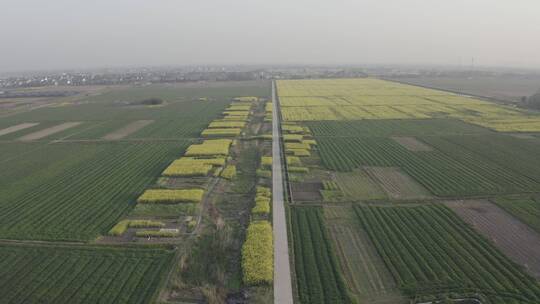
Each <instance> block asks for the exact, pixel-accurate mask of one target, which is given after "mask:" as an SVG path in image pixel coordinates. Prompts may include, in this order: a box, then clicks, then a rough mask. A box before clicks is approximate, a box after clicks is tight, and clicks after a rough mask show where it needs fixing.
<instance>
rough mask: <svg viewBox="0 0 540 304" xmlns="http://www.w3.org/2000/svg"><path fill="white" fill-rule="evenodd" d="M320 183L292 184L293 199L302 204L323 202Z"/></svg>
mask: <svg viewBox="0 0 540 304" xmlns="http://www.w3.org/2000/svg"><path fill="white" fill-rule="evenodd" d="M321 189H322V184H321V183H320V182H302V183H291V190H292V197H293V200H295V201H300V202H321V201H322V200H323V198H322V196H321V193H320V190H321Z"/></svg>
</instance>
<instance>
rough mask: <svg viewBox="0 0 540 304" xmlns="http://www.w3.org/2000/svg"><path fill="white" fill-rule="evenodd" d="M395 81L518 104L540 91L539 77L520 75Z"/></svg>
mask: <svg viewBox="0 0 540 304" xmlns="http://www.w3.org/2000/svg"><path fill="white" fill-rule="evenodd" d="M396 80H397V81H403V82H407V83H411V84H418V85H422V86H428V87H432V88H440V89H444V90H451V91H456V92H461V93H463V94H471V95H477V96H486V97H492V98H496V99H500V100H508V101H513V102H520V101H521V97H523V96H531V95H533V94H534V93H536V92H538V90H540V77H534V76H528V77H526V76H520V75H515V76H512V75H501V76H478V75H475V76H472V77H466V76H437V77H410V78H401V77H400V78H396Z"/></svg>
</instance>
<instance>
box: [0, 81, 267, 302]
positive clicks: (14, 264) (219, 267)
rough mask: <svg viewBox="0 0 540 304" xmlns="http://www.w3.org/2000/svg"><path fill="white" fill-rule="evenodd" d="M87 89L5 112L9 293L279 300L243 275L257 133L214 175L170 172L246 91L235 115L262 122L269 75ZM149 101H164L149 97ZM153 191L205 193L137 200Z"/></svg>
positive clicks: (1, 157) (0, 213) (1, 214)
mask: <svg viewBox="0 0 540 304" xmlns="http://www.w3.org/2000/svg"><path fill="white" fill-rule="evenodd" d="M81 90H82V89H81ZM82 91H83V92H84V93H81V95H75V96H70V97H69V98H58V99H54V98H51V99H47V100H46V101H45V100H43V101H41V100H40V101H38V100H35V101H32V103H27V104H26V105H20V106H19V105H18V106H14V107H12V108H10V110H9V111H6V112H2V113H0V114H1V115H2V119H1V121H0V130H1V131H0V142H1V143H0V171H1V172H3V173H5V174H1V175H0V197H2V199H1V200H0V223H1V225H0V256H2V261H1V262H0V266H1V267H0V268H1V270H0V294H1V295H2V299H3V300H2V301H1V302H2V303H4V302H5V303H154V302H156V301H158V299H159V302H164V303H166V302H167V301H173V302H176V301H178V299H189V301H192V302H201V301H206V300H207V299H209V298H212V299H219V300H217V301H221V302H223V301H225V299H226V298H227V297H228V296H229V295H230V294H241V292H244V290H247V289H249V294H250V295H253V296H254V297H259V298H261V299H263V300H268V299H272V295H271V294H272V293H273V289H272V288H271V286H270V287H268V285H267V286H263V287H260V288H252V287H251V286H248V285H247V284H244V282H243V280H242V267H241V264H240V260H241V248H242V244H243V241H244V239H245V231H246V228H247V226H248V225H249V222H250V218H249V213H250V211H251V208H252V207H253V205H252V204H253V203H254V194H255V185H256V184H257V178H256V175H255V170H256V166H257V165H258V161H259V159H260V156H259V153H260V152H259V148H258V145H259V142H258V141H251V140H245V141H244V140H241V139H239V140H238V142H240V143H241V144H235V148H234V149H233V148H231V149H230V154H227V155H224V156H221V158H216V159H213V161H217V164H221V166H222V168H217V167H218V166H217V165H216V166H215V167H214V166H213V165H212V166H211V172H208V174H207V176H200V177H198V178H191V177H189V176H188V177H164V176H162V173H163V172H164V169H165V168H167V167H168V166H169V165H171V163H172V162H173V161H175V160H178V159H180V158H183V155H184V152H185V151H186V149H187V148H188V147H189V146H190V145H199V144H201V143H202V142H203V141H204V139H203V138H201V133H202V131H203V130H204V129H205V128H207V127H208V126H209V124H210V123H211V122H212V121H214V120H216V121H220V120H227V119H225V116H226V115H227V114H224V113H226V112H227V111H226V109H231V107H232V106H231V103H233V101H234V99H235V98H237V97H242V96H248V97H243V98H245V101H236V102H237V104H236V107H238V106H240V108H242V109H243V108H245V107H246V106H247V109H246V110H245V111H243V112H241V113H247V115H246V116H238V117H240V118H236V116H235V117H234V118H233V119H232V121H236V120H238V119H242V120H244V119H245V121H248V123H249V130H251V129H256V125H257V124H258V123H259V124H260V122H258V119H260V120H262V118H263V117H264V103H265V102H266V101H267V98H268V96H269V92H270V89H269V82H228V83H220V82H212V83H197V84H194V83H192V84H170V85H148V86H137V87H128V86H125V87H102V88H95V89H94V90H91V93H90V91H86V90H82ZM86 93H88V94H86ZM259 96H260V97H262V98H261V99H260V100H259ZM147 98H157V99H161V100H162V101H163V102H162V103H161V104H158V105H146V104H145V103H144V100H145V99H147ZM21 102H23V101H21ZM16 103H18V101H17V102H16ZM23 103H24V102H23ZM251 107H253V109H251ZM232 109H235V108H234V107H232ZM256 111H258V112H259V114H258V115H259V118H253V121H254V122H253V123H252V122H251V119H252V118H251V117H248V116H250V115H252V113H254V112H256ZM261 111H262V113H260V112H261ZM233 114H234V113H233ZM242 115H244V114H242ZM227 121H231V119H230V118H229V120H227ZM256 135H257V133H254V134H250V133H248V136H250V137H251V136H256ZM21 139H22V140H21ZM231 143H232V140H231V141H230V142H229V145H230V144H231ZM225 147H228V145H226V146H225ZM227 150H228V149H227ZM247 151H252V152H250V153H248V152H247ZM257 157H259V158H257ZM203 158H204V157H203ZM186 159H188V158H187V157H186ZM193 161H194V162H199V164H200V162H201V160H199V159H194V160H193ZM246 163H247V165H246ZM236 166H238V168H237V167H236ZM218 169H219V170H218ZM225 169H228V170H227V174H225V173H222V170H223V171H225ZM148 189H167V190H182V191H185V193H187V194H189V195H197V194H198V193H203V195H201V198H200V201H197V202H196V203H176V204H161V203H159V204H158V203H156V204H141V203H139V200H138V198H139V197H140V196H141V194H142V193H144V192H145V191H146V190H148ZM233 189H234V190H233ZM187 194H186V195H187ZM229 201H230V202H234V204H233V203H228V202H229ZM218 206H219V207H218ZM222 206H227V207H226V208H225V207H223V209H221V208H222ZM123 225H125V226H123ZM119 227H120V228H119ZM122 227H125V230H122ZM117 231H121V232H119V233H118V232H117ZM218 234H221V236H220V237H215V236H216V235H218ZM98 244H99V245H98ZM181 261H182V262H181ZM179 282H181V287H179V286H178V285H177V284H179ZM225 282H227V284H228V285H227V287H224V286H225ZM217 286H219V290H218V287H217ZM268 295H269V296H268Z"/></svg>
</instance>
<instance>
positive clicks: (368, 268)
mask: <svg viewBox="0 0 540 304" xmlns="http://www.w3.org/2000/svg"><path fill="white" fill-rule="evenodd" d="M324 217H325V223H326V228H327V231H328V232H329V234H330V239H331V240H332V242H333V246H334V248H335V252H336V255H337V256H338V260H339V265H340V268H341V273H342V274H343V276H344V278H345V283H346V284H347V286H348V287H349V289H350V290H351V292H352V293H353V294H354V296H355V297H356V298H357V300H358V302H359V303H381V304H382V303H407V302H406V300H405V299H404V298H403V297H402V296H400V293H399V290H398V289H397V286H396V283H395V281H394V279H393V278H392V275H391V274H390V272H389V271H388V269H387V268H386V266H385V265H384V262H383V260H382V259H381V258H380V256H379V254H378V253H377V250H376V249H375V247H374V246H373V244H372V243H371V240H370V238H369V235H368V234H367V232H366V231H364V229H363V227H362V225H360V223H359V222H358V218H357V217H356V215H355V212H354V210H353V209H352V207H350V206H325V207H324Z"/></svg>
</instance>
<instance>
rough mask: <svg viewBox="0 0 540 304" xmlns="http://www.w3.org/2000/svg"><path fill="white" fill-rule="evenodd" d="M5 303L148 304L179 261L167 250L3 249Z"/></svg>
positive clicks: (0, 291)
mask: <svg viewBox="0 0 540 304" xmlns="http://www.w3.org/2000/svg"><path fill="white" fill-rule="evenodd" d="M0 254H1V256H2V261H1V263H0V264H1V265H2V267H1V269H0V274H1V276H0V277H1V278H2V279H1V280H0V294H2V303H10V304H11V303H148V302H149V301H150V300H151V298H152V297H153V296H154V295H155V292H156V288H157V287H158V285H159V284H160V282H162V281H163V275H164V274H165V273H166V270H167V266H168V265H169V264H170V262H171V259H172V257H173V253H172V251H168V250H165V249H122V248H104V247H87V246H85V247H83V246H75V247H66V246H35V245H6V244H2V245H1V246H0Z"/></svg>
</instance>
